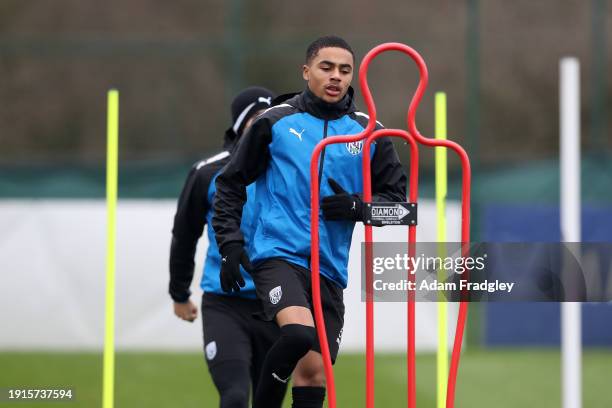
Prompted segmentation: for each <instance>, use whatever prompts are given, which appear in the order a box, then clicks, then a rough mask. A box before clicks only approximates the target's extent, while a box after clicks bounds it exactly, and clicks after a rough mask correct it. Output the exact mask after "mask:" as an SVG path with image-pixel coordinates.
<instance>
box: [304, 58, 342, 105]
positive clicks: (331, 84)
mask: <svg viewBox="0 0 612 408" xmlns="http://www.w3.org/2000/svg"><path fill="white" fill-rule="evenodd" d="M353 63H354V61H353V54H351V53H350V52H349V51H348V50H345V49H344V48H338V47H325V48H321V49H320V50H319V52H318V53H317V54H316V55H315V56H314V57H313V58H312V59H311V60H310V62H309V63H308V64H306V65H304V66H303V67H302V77H303V78H304V80H306V82H308V88H309V89H310V91H311V92H312V93H313V94H315V95H316V96H318V97H319V98H321V99H323V100H324V101H325V102H327V103H336V102H338V101H340V100H341V99H342V98H344V95H346V93H347V92H348V89H349V86H350V85H351V81H352V80H353Z"/></svg>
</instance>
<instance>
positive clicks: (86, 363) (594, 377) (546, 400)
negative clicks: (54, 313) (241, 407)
mask: <svg viewBox="0 0 612 408" xmlns="http://www.w3.org/2000/svg"><path fill="white" fill-rule="evenodd" d="M405 366H406V360H405V356H403V355H401V354H379V355H377V359H376V406H377V407H384V408H395V407H398V408H399V407H405V406H406V391H405V390H406V386H405V384H406V369H405ZM0 367H2V370H0V388H1V389H3V392H4V393H5V394H6V388H9V387H12V388H21V389H23V388H66V387H70V388H72V389H73V393H74V397H75V399H74V401H71V402H42V401H36V402H17V403H16V402H8V401H6V399H1V398H0V408H1V407H5V406H6V407H13V406H15V407H18V408H26V407H32V408H40V407H45V406H49V407H54V408H56V407H57V408H59V407H69V408H76V407H84V408H85V407H86V408H91V407H99V406H101V395H102V355H101V353H50V352H1V353H0ZM560 369H561V365H560V354H559V351H558V350H552V349H516V350H497V349H493V350H483V351H475V350H471V351H467V352H465V353H464V355H463V356H462V361H461V366H460V368H459V381H458V384H457V399H456V404H455V405H456V407H457V408H464V407H465V408H481V407H482V408H490V407H496V408H505V407H508V408H516V407H538V408H547V407H550V408H558V407H560V406H561V399H560V395H561V391H560V378H561V374H560ZM335 373H336V384H337V390H338V391H337V393H338V407H340V408H347V407H350V408H358V407H363V406H364V403H363V401H364V395H365V394H364V392H365V387H364V379H365V360H364V356H363V355H360V354H348V353H343V354H342V353H341V355H340V357H339V360H338V364H337V365H336V369H335ZM611 378H612V350H609V349H608V350H588V351H585V352H584V356H583V395H584V405H583V406H584V407H585V408H609V407H612V388H611V387H610V385H611V384H612V382H611V380H610V379H611ZM435 379H436V377H435V356H434V355H433V354H419V355H418V356H417V393H418V395H417V405H418V406H419V407H423V408H432V407H435ZM2 398H4V396H3V397H2ZM115 406H116V407H118V408H123V407H130V408H131V407H157V408H163V407H172V408H175V407H183V408H190V407H193V408H196V407H197V408H202V407H211V408H214V407H217V406H218V397H217V394H216V390H215V388H214V386H213V384H212V381H211V379H210V376H209V375H208V370H207V368H206V364H205V362H204V358H203V356H202V355H201V354H200V353H154V352H146V353H145V352H122V353H118V354H117V358H116V385H115ZM285 406H286V407H289V406H290V403H289V401H286V403H285Z"/></svg>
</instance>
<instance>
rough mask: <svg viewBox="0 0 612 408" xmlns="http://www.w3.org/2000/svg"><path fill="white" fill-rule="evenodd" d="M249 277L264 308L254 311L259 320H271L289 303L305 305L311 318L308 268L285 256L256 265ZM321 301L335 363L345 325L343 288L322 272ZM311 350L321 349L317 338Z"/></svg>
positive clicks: (310, 287) (310, 286) (328, 341)
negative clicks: (286, 258)
mask: <svg viewBox="0 0 612 408" xmlns="http://www.w3.org/2000/svg"><path fill="white" fill-rule="evenodd" d="M251 276H252V277H253V282H254V283H255V289H256V291H257V297H258V298H259V300H260V301H261V305H262V307H263V310H262V311H261V312H260V313H259V314H257V316H258V317H259V318H260V319H262V320H264V321H272V320H274V318H275V317H276V314H277V313H278V312H280V311H281V310H283V309H284V308H286V307H289V306H303V307H306V308H308V309H310V310H311V312H312V313H313V318H314V308H313V306H312V301H311V299H312V285H311V279H310V270H308V269H306V268H303V267H301V266H299V265H296V264H293V263H291V262H288V261H285V260H284V259H280V258H272V259H268V260H266V261H264V262H262V263H260V264H259V265H257V267H256V268H255V271H254V272H253V273H252V274H251ZM321 304H322V306H323V317H324V318H325V330H326V333H327V343H328V344H329V351H330V354H331V358H332V362H335V361H336V356H337V355H338V349H339V348H340V342H341V341H342V328H343V327H344V299H343V289H342V288H341V287H340V286H338V285H337V284H336V283H334V282H332V281H331V280H329V279H327V278H326V277H324V276H323V275H321ZM312 349H313V350H314V351H317V352H319V353H320V352H321V347H320V345H319V341H318V339H317V341H316V343H315V345H314V346H313V348H312Z"/></svg>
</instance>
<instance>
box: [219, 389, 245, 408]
mask: <svg viewBox="0 0 612 408" xmlns="http://www.w3.org/2000/svg"><path fill="white" fill-rule="evenodd" d="M248 404H249V389H248V387H231V388H229V389H227V390H224V392H223V393H221V408H244V407H247V406H248Z"/></svg>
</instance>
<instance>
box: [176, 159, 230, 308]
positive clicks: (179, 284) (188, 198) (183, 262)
mask: <svg viewBox="0 0 612 408" xmlns="http://www.w3.org/2000/svg"><path fill="white" fill-rule="evenodd" d="M219 167H220V166H214V165H212V164H211V165H202V164H196V165H195V166H194V167H193V168H192V169H191V171H190V172H189V176H188V177H187V180H186V181H185V185H184V186H183V191H182V192H181V195H180V198H179V200H178V205H177V209H176V214H175V216H174V226H173V228H172V243H171V245H170V285H169V293H170V296H171V297H172V299H173V300H174V301H175V302H181V303H182V302H186V301H187V300H188V299H189V296H190V295H191V291H190V290H189V287H190V286H191V281H192V279H193V269H194V265H195V264H194V256H195V251H196V246H197V243H198V239H199V238H200V236H202V232H203V231H204V225H205V224H206V213H207V212H208V210H209V208H210V205H209V203H208V198H207V195H208V187H209V185H210V182H211V180H212V178H213V176H214V175H215V173H216V172H217V171H218V170H219Z"/></svg>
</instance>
